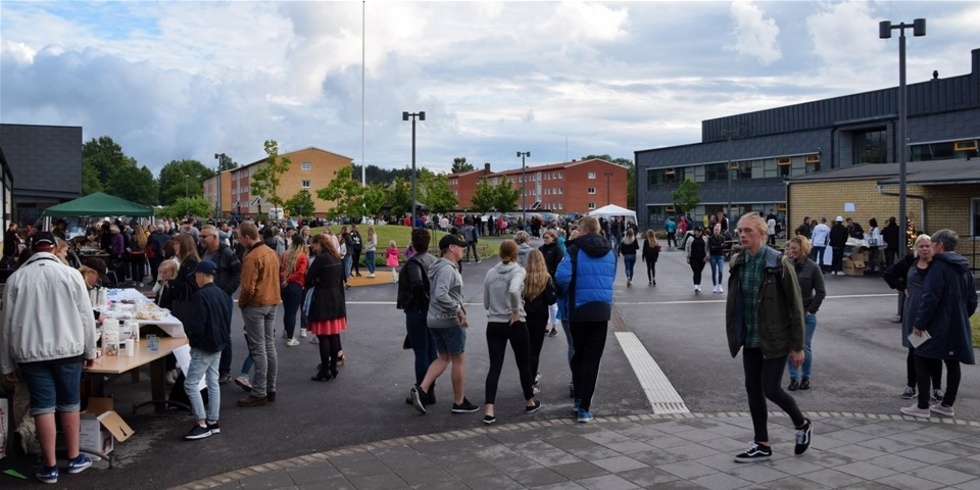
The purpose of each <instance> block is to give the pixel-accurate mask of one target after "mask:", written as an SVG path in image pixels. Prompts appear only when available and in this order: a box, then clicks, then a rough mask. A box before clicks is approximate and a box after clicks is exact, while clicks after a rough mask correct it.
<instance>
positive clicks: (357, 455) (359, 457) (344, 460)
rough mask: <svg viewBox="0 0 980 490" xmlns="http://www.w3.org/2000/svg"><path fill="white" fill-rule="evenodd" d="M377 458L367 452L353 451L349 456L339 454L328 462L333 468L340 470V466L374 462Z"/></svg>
mask: <svg viewBox="0 0 980 490" xmlns="http://www.w3.org/2000/svg"><path fill="white" fill-rule="evenodd" d="M377 459H378V458H377V457H376V456H375V455H373V454H371V453H370V452H369V451H355V452H351V453H350V454H341V455H340V456H333V457H331V458H329V461H330V463H331V464H333V465H334V466H336V467H338V468H340V467H341V466H343V465H345V464H349V463H357V462H360V461H376V460H377Z"/></svg>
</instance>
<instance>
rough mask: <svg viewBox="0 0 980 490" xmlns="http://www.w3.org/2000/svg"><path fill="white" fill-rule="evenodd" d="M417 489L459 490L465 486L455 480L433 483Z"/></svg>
mask: <svg viewBox="0 0 980 490" xmlns="http://www.w3.org/2000/svg"><path fill="white" fill-rule="evenodd" d="M416 488H425V490H459V489H460V488H463V484H462V483H461V482H460V481H459V480H455V479H454V480H453V481H450V482H444V483H432V484H429V485H425V486H424V487H416Z"/></svg>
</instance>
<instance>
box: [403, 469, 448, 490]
mask: <svg viewBox="0 0 980 490" xmlns="http://www.w3.org/2000/svg"><path fill="white" fill-rule="evenodd" d="M395 474H396V475H398V477H399V478H401V479H402V480H404V481H405V483H407V484H408V485H409V486H412V487H419V486H425V487H428V486H429V485H432V484H435V483H443V482H448V481H453V480H455V479H456V477H455V476H453V475H451V474H449V472H447V471H445V470H443V469H441V468H437V467H436V466H435V465H430V466H420V467H417V468H408V467H403V469H399V470H395Z"/></svg>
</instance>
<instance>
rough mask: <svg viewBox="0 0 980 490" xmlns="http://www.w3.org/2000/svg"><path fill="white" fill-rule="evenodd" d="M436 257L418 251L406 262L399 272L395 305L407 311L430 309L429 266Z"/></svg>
mask: <svg viewBox="0 0 980 490" xmlns="http://www.w3.org/2000/svg"><path fill="white" fill-rule="evenodd" d="M435 261H436V260H435V257H433V256H432V254H430V253H428V252H422V253H417V254H415V255H413V256H412V258H410V259H408V261H406V262H405V265H404V266H402V271H401V274H398V297H397V299H396V303H395V306H396V307H398V308H399V309H402V310H405V311H410V310H411V311H418V312H421V313H426V312H428V311H429V266H431V265H432V263H433V262H435Z"/></svg>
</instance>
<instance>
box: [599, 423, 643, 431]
mask: <svg viewBox="0 0 980 490" xmlns="http://www.w3.org/2000/svg"><path fill="white" fill-rule="evenodd" d="M602 427H603V428H604V429H606V430H611V431H614V432H620V431H624V430H628V429H632V428H634V427H636V422H633V421H615V422H603V423H602Z"/></svg>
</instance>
